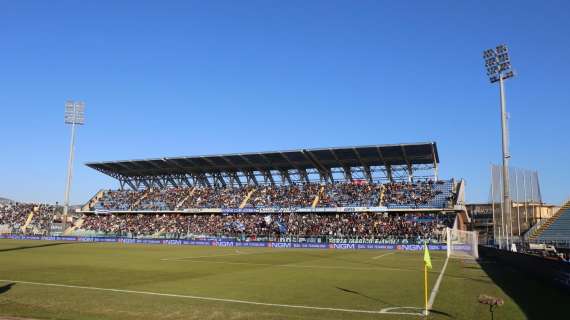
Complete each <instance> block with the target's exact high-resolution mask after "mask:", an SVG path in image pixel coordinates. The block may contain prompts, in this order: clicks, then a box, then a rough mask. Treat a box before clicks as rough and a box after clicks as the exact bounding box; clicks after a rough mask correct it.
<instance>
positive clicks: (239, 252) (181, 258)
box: [160, 250, 279, 261]
mask: <svg viewBox="0 0 570 320" xmlns="http://www.w3.org/2000/svg"><path fill="white" fill-rule="evenodd" d="M235 252H236V253H222V254H210V255H203V256H191V257H180V258H164V259H160V260H161V261H185V260H190V259H202V258H214V257H227V256H243V255H248V254H262V253H272V252H270V251H262V252H241V251H239V250H236V251H235ZM273 252H279V251H273Z"/></svg>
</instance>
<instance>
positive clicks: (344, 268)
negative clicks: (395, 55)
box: [170, 259, 421, 272]
mask: <svg viewBox="0 0 570 320" xmlns="http://www.w3.org/2000/svg"><path fill="white" fill-rule="evenodd" d="M170 261H174V262H189V263H215V264H229V265H246V266H268V267H277V268H301V269H339V270H364V271H375V270H376V271H378V270H395V271H404V272H421V270H411V269H400V268H395V267H394V268H392V267H382V266H378V267H368V268H367V267H341V266H317V265H302V264H291V263H289V264H273V263H256V262H230V261H210V260H191V259H187V260H170Z"/></svg>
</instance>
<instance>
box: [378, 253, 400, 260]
mask: <svg viewBox="0 0 570 320" xmlns="http://www.w3.org/2000/svg"><path fill="white" fill-rule="evenodd" d="M394 253H396V252H388V253H384V254H381V255H379V256H376V257H372V259H373V260H376V259H380V258H382V257H385V256H389V255H391V254H394Z"/></svg>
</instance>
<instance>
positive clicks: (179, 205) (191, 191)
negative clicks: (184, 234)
mask: <svg viewBox="0 0 570 320" xmlns="http://www.w3.org/2000/svg"><path fill="white" fill-rule="evenodd" d="M194 191H196V187H193V188H192V190H190V192H189V193H188V195H186V197H184V199H182V201H180V202H178V204H177V205H176V208H175V209H176V210H180V208H182V206H184V203H186V200H188V198H190V197H191V196H192V195H194Z"/></svg>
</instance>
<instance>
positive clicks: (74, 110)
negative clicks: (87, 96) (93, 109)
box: [62, 100, 85, 231]
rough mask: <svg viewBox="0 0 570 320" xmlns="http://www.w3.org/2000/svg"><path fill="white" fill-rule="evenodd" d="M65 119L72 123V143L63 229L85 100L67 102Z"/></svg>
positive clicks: (66, 121)
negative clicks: (76, 132) (74, 154)
mask: <svg viewBox="0 0 570 320" xmlns="http://www.w3.org/2000/svg"><path fill="white" fill-rule="evenodd" d="M64 121H65V123H66V124H70V125H71V143H70V147H69V160H68V162H67V182H66V185H65V199H64V204H63V218H62V223H63V231H65V228H66V224H67V213H68V211H69V191H70V190H71V179H72V176H73V153H74V149H75V126H76V125H83V124H85V103H84V102H83V101H78V102H75V101H72V100H68V101H67V102H66V103H65V115H64Z"/></svg>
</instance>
